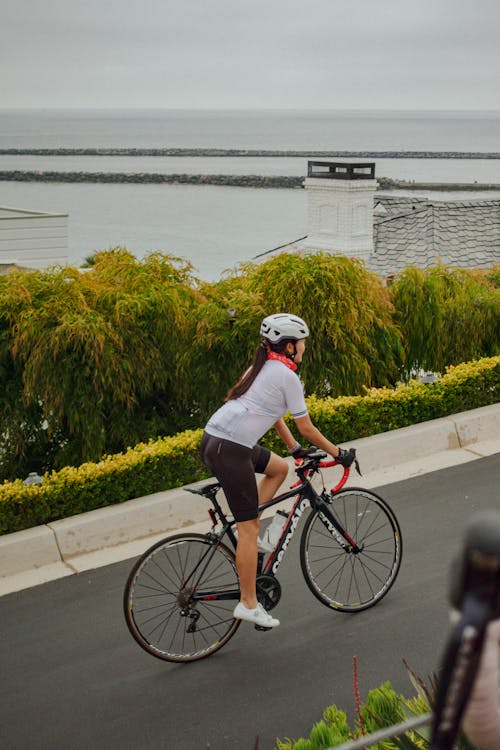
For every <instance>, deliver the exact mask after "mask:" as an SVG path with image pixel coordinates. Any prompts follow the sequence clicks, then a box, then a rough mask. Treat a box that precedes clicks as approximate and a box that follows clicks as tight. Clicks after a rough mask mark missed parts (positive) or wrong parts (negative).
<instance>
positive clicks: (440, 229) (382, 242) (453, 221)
mask: <svg viewBox="0 0 500 750" xmlns="http://www.w3.org/2000/svg"><path fill="white" fill-rule="evenodd" d="M373 223H374V226H373V233H374V236H373V240H374V253H373V254H372V256H371V257H370V258H369V259H368V261H367V265H368V266H369V267H370V268H372V269H373V270H374V271H377V272H378V273H380V274H383V275H385V274H390V273H397V272H398V271H400V270H401V269H403V268H404V267H405V266H408V265H410V264H412V265H418V266H421V267H426V266H430V265H434V264H435V263H436V262H437V261H438V260H442V261H443V262H444V263H449V264H450V265H454V266H460V267H462V268H484V267H487V266H492V265H493V264H495V263H500V200H483V201H482V200H474V201H431V200H428V199H426V198H411V197H408V198H407V197H399V196H385V195H382V194H377V195H376V196H375V202H374V216H373Z"/></svg>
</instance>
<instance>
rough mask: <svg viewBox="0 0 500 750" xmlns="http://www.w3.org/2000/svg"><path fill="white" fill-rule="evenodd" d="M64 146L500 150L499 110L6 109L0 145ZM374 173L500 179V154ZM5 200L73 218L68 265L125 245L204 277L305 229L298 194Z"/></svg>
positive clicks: (183, 160)
mask: <svg viewBox="0 0 500 750" xmlns="http://www.w3.org/2000/svg"><path fill="white" fill-rule="evenodd" d="M64 147H66V148H84V147H96V148H99V147H115V148H147V147H151V148H169V147H176V148H201V147H209V148H245V149H280V150H283V149H284V150H311V151H313V150H327V149H334V150H353V151H355V150H366V149H373V150H377V151H383V150H391V151H394V150H421V151H424V150H425V151H468V152H500V112H482V113H466V112H465V113H464V112H460V113H457V112H454V113H446V112H433V113H428V112H424V113H418V112H413V113H409V112H399V113H398V112H271V111H266V112H221V111H217V112H207V111H204V112H186V111H173V112H172V111H113V110H110V111H92V110H73V111H61V110H44V111H33V110H17V111H14V110H9V111H7V110H0V148H64ZM13 169H21V170H57V171H104V172H107V171H109V172H163V173H179V172H182V173H191V174H210V173H216V174H266V175H279V174H286V175H304V176H305V174H306V172H307V159H305V158H290V157H280V158H276V157H274V158H272V157H239V158H235V157H197V158H195V157H128V156H120V157H92V156H65V157H62V156H57V157H40V156H32V155H23V156H10V155H5V156H4V155H0V170H13ZM376 175H378V176H387V177H393V178H399V179H406V180H415V181H430V182H467V183H474V182H479V183H486V182H488V183H498V184H500V159H490V160H486V159H464V160H463V159H460V160H449V159H377V161H376ZM432 195H433V197H434V198H438V197H446V193H442V194H441V195H440V196H439V195H437V194H435V193H433V194H432ZM451 195H453V197H455V198H458V197H459V195H458V194H457V193H452V194H451ZM465 195H466V196H467V197H469V198H474V197H479V196H480V197H481V198H486V197H494V198H497V199H498V197H499V193H498V192H496V193H492V194H489V193H485V192H478V193H477V194H474V192H468V193H466V194H465ZM0 205H2V206H11V207H18V208H25V209H32V210H41V211H55V212H67V213H68V214H69V260H70V262H72V263H80V262H81V261H82V260H83V259H84V258H85V257H86V256H87V255H89V254H90V253H92V252H93V251H95V250H97V249H105V248H108V247H112V246H114V245H118V244H119V245H125V246H126V247H127V248H128V249H129V250H130V251H131V252H133V253H134V254H135V255H137V257H142V256H144V255H145V254H146V253H148V252H150V251H154V250H160V251H162V252H169V253H172V254H175V255H179V256H182V257H185V258H186V259H188V260H189V261H190V262H192V263H193V265H194V267H195V269H196V272H197V273H198V275H199V276H200V277H201V278H204V279H208V280H215V279H217V278H219V277H220V275H221V274H222V273H223V272H224V270H226V269H228V268H233V267H234V266H235V264H236V263H238V262H239V261H245V260H250V259H252V258H253V257H254V256H255V255H257V254H260V253H262V252H266V251H267V250H270V249H272V248H273V247H276V246H278V245H281V244H284V243H286V242H291V241H293V240H294V239H296V238H298V237H301V236H303V235H304V234H306V233H307V204H306V194H305V191H303V190H286V189H282V190H274V189H253V188H238V187H231V188H228V187H216V186H193V185H126V184H121V185H119V184H114V185H109V184H101V185H96V184H67V183H60V184H52V183H51V184H48V183H21V182H0Z"/></svg>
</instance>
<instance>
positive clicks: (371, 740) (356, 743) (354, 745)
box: [329, 713, 432, 750]
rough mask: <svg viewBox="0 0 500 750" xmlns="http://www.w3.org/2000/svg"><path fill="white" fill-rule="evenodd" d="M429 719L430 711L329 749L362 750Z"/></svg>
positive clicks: (421, 724) (407, 730)
mask: <svg viewBox="0 0 500 750" xmlns="http://www.w3.org/2000/svg"><path fill="white" fill-rule="evenodd" d="M431 721H432V714H431V713H427V714H423V715H422V716H417V717H416V718H414V719H408V720H407V721H403V722H401V724H394V725H393V726H391V727H387V728H386V729H380V730H379V731H378V732H372V734H367V735H365V736H364V737H360V739H359V740H352V741H351V742H345V743H344V744H343V745H337V746H336V747H335V748H329V750H364V748H367V747H371V746H372V745H375V744H376V743H377V742H383V741H384V740H390V739H392V738H393V737H400V736H401V735H402V734H405V732H409V731H411V730H412V729H418V728H419V727H423V726H425V725H426V724H430V723H431Z"/></svg>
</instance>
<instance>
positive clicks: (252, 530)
mask: <svg viewBox="0 0 500 750" xmlns="http://www.w3.org/2000/svg"><path fill="white" fill-rule="evenodd" d="M237 528H238V544H237V547H236V569H237V571H238V576H239V578H240V601H241V602H242V603H243V604H244V605H245V607H247V609H254V608H255V607H256V606H257V594H256V590H255V581H256V578H257V536H258V533H259V519H258V518H255V519H254V520H252V521H239V522H238V523H237Z"/></svg>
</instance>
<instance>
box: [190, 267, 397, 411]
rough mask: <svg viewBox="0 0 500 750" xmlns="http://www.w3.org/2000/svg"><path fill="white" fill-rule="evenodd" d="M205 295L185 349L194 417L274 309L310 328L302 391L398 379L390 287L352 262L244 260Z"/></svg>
mask: <svg viewBox="0 0 500 750" xmlns="http://www.w3.org/2000/svg"><path fill="white" fill-rule="evenodd" d="M203 293H204V295H205V298H206V301H205V302H203V303H202V304H201V306H200V308H199V318H198V326H197V336H196V340H195V341H194V342H193V345H192V347H191V349H190V350H189V351H188V352H186V366H187V368H188V369H189V372H190V374H191V378H193V382H194V383H195V384H196V385H195V391H196V393H197V394H198V399H197V402H196V407H195V409H196V410H197V411H198V413H200V416H201V415H206V414H207V413H209V412H210V410H211V409H213V408H214V407H215V406H216V405H218V404H220V402H221V401H222V399H223V398H224V396H225V394H226V392H227V390H228V389H229V387H230V386H231V385H232V384H233V383H234V382H235V381H236V380H237V379H238V378H239V377H240V376H241V374H242V373H243V371H244V370H245V368H246V367H248V365H249V363H250V362H251V360H252V356H253V352H254V350H255V348H256V346H257V345H258V343H259V334H258V331H259V326H260V322H261V320H262V318H263V317H264V316H265V315H269V314H271V313H273V312H279V311H282V312H293V313H296V314H297V315H300V316H301V317H303V318H304V319H305V320H306V321H307V323H308V325H309V327H310V329H311V339H310V342H308V347H307V348H306V354H305V357H304V362H303V365H302V367H301V371H300V374H301V377H302V378H303V380H304V383H305V387H306V391H307V392H308V393H316V394H317V395H318V396H326V395H332V394H335V395H339V394H346V395H347V394H357V393H360V392H361V391H362V390H363V388H364V387H365V386H367V387H370V386H383V385H389V384H393V383H395V382H396V380H397V376H398V372H399V369H400V367H401V362H402V347H401V343H400V339H399V333H398V329H397V327H396V326H395V325H394V323H393V321H392V304H391V301H390V297H389V292H388V290H387V288H386V287H385V286H384V285H383V283H382V281H381V280H380V279H379V278H378V277H377V276H375V275H374V274H372V273H370V272H369V271H367V270H366V269H365V267H364V266H363V264H362V263H361V262H359V261H357V260H352V259H349V258H345V257H334V256H332V255H329V254H321V253H311V254H306V255H298V254H287V253H283V254H281V255H278V256H277V257H275V258H273V259H272V260H269V261H267V262H265V263H262V264H252V263H247V264H243V265H241V266H240V267H239V269H238V271H237V272H235V273H234V274H231V275H229V276H228V277H227V278H225V279H223V280H222V281H220V282H219V283H217V284H214V285H211V286H210V288H206V287H204V288H203ZM229 311H233V312H232V315H233V316H234V317H231V313H230V312H229Z"/></svg>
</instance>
